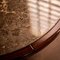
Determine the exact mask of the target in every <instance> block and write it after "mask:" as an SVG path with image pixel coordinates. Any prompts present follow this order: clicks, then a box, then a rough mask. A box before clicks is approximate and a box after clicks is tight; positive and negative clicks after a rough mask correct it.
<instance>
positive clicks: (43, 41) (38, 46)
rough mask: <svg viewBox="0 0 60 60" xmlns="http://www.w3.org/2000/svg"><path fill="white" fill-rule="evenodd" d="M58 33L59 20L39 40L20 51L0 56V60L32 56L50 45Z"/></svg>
mask: <svg viewBox="0 0 60 60" xmlns="http://www.w3.org/2000/svg"><path fill="white" fill-rule="evenodd" d="M59 33H60V20H58V21H57V23H56V24H55V25H54V26H53V27H52V28H51V29H50V30H49V31H48V32H47V33H46V34H44V35H43V36H42V37H41V38H40V39H38V40H36V41H35V42H33V43H32V44H30V45H28V46H26V47H24V48H22V49H20V50H17V51H14V52H12V53H8V54H5V55H2V56H0V60H11V59H14V58H17V57H23V56H27V55H29V54H34V53H36V52H38V51H40V50H42V49H43V48H44V47H46V46H47V45H48V44H49V43H51V42H52V41H53V40H54V39H55V38H56V37H57V36H58V34H59Z"/></svg>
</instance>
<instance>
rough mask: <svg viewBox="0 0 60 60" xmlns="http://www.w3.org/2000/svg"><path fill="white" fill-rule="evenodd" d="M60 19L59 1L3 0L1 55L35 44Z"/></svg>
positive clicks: (0, 15)
mask: <svg viewBox="0 0 60 60" xmlns="http://www.w3.org/2000/svg"><path fill="white" fill-rule="evenodd" d="M59 17H60V1H58V0H52V1H50V0H12V1H11V0H1V1H0V55H3V54H7V53H10V52H13V51H16V50H18V49H21V48H23V47H25V46H27V45H29V44H31V43H33V42H35V41H36V40H37V39H39V38H40V37H41V36H43V35H44V34H45V33H46V32H48V31H49V30H50V29H51V28H52V27H53V26H54V25H55V23H56V22H57V21H58V20H59Z"/></svg>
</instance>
